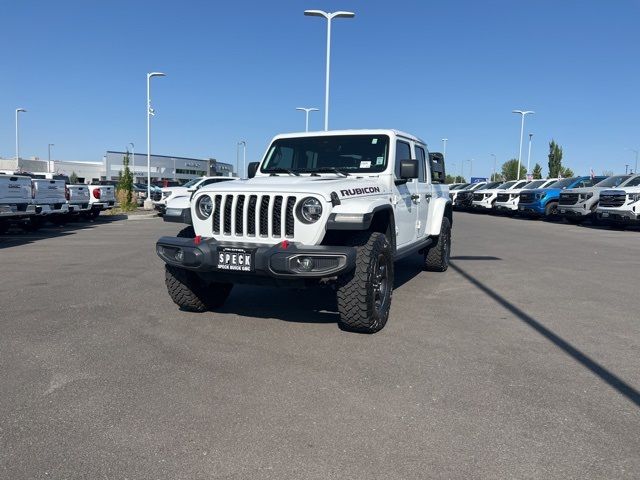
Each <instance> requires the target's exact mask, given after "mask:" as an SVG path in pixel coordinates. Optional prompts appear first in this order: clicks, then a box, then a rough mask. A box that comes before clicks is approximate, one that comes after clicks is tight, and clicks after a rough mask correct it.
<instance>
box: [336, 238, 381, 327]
mask: <svg viewBox="0 0 640 480" xmlns="http://www.w3.org/2000/svg"><path fill="white" fill-rule="evenodd" d="M355 243H356V245H355V246H356V248H357V256H356V267H355V269H354V270H353V271H351V272H349V273H348V274H346V275H344V276H343V277H342V278H341V279H340V282H339V285H338V291H337V294H336V296H337V301H338V311H339V312H340V319H339V321H338V325H339V326H340V328H342V329H343V330H349V331H352V332H360V333H375V332H378V331H380V330H382V328H384V326H385V325H386V323H387V319H388V318H389V310H390V309H391V296H392V294H393V254H392V252H391V245H390V243H389V241H388V240H387V237H386V236H385V235H384V234H383V233H378V232H367V233H366V234H364V235H363V236H361V237H359V238H358V239H357V241H356V242H355Z"/></svg>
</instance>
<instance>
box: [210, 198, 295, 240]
mask: <svg viewBox="0 0 640 480" xmlns="http://www.w3.org/2000/svg"><path fill="white" fill-rule="evenodd" d="M295 204H296V197H294V196H282V195H237V194H224V195H215V196H214V199H213V215H212V216H211V222H212V227H213V228H212V230H213V234H214V235H220V234H222V236H226V237H255V236H256V232H257V235H258V236H260V237H264V238H267V237H271V238H284V237H287V238H292V237H293V236H294V234H295V218H294V208H295Z"/></svg>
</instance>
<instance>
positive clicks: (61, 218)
mask: <svg viewBox="0 0 640 480" xmlns="http://www.w3.org/2000/svg"><path fill="white" fill-rule="evenodd" d="M49 220H50V221H51V223H53V224H54V225H60V226H62V225H65V224H66V223H67V222H68V221H69V215H68V214H58V215H52V216H51V218H50V219H49Z"/></svg>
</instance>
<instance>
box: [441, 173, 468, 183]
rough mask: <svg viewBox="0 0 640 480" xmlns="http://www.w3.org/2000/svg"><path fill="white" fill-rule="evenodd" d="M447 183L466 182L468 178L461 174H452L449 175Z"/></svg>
mask: <svg viewBox="0 0 640 480" xmlns="http://www.w3.org/2000/svg"><path fill="white" fill-rule="evenodd" d="M446 182H447V183H466V180H465V179H464V177H461V176H460V175H456V176H455V177H453V176H451V175H447V180H446Z"/></svg>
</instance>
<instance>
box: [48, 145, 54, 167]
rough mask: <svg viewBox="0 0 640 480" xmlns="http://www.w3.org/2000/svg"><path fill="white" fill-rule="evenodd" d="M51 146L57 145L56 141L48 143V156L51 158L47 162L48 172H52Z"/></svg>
mask: <svg viewBox="0 0 640 480" xmlns="http://www.w3.org/2000/svg"><path fill="white" fill-rule="evenodd" d="M51 147H55V143H50V144H49V145H47V149H48V151H49V155H48V157H47V159H48V160H49V161H48V162H47V172H48V173H51Z"/></svg>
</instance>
